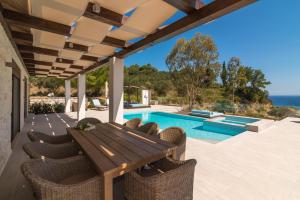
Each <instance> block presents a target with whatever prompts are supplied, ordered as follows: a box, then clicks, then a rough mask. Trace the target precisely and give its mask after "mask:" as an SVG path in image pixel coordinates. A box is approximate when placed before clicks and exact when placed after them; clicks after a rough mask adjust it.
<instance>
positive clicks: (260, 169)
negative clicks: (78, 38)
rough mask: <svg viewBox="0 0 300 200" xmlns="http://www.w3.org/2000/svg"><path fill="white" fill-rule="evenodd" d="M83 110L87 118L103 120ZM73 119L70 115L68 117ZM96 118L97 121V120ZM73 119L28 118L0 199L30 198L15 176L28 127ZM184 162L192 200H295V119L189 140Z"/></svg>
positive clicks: (52, 126) (298, 126) (299, 175)
mask: <svg viewBox="0 0 300 200" xmlns="http://www.w3.org/2000/svg"><path fill="white" fill-rule="evenodd" d="M103 114H104V113H102V112H98V111H92V112H90V111H88V112H87V116H102V117H103ZM70 116H72V114H70ZM100 118H101V117H100ZM74 123H75V120H74V119H73V118H71V117H69V116H67V115H64V114H50V115H39V116H30V117H29V118H28V119H27V123H26V125H25V127H24V128H23V131H22V132H21V134H19V136H18V139H17V140H16V143H15V144H14V149H13V153H12V155H11V157H10V159H9V161H8V163H7V166H6V168H5V170H4V172H3V174H2V176H1V177H0V199H1V200H2V199H3V200H31V199H33V196H32V194H31V189H30V186H29V185H28V183H27V182H26V180H25V179H24V177H23V175H22V174H21V172H20V165H21V163H23V162H24V161H25V160H26V159H28V158H27V156H26V155H25V153H24V152H23V150H22V145H23V144H24V143H25V142H29V140H28V139H27V137H26V134H25V133H26V132H27V131H28V130H30V129H34V130H40V131H44V132H47V133H49V134H54V135H58V134H64V133H65V128H66V127H67V126H73V125H74ZM186 157H187V158H196V159H197V162H198V164H197V166H196V172H195V185H194V199H195V200H200V199H205V200H214V199H216V200H248V199H249V200H271V199H272V200H298V199H300V119H299V118H287V119H285V120H283V121H280V122H277V123H276V125H275V126H274V127H272V128H269V129H267V130H265V131H263V132H261V133H251V132H245V133H243V134H240V135H238V136H235V137H233V138H231V139H229V140H226V141H223V142H220V143H218V144H210V143H207V142H203V141H199V140H194V139H188V141H187V156H186Z"/></svg>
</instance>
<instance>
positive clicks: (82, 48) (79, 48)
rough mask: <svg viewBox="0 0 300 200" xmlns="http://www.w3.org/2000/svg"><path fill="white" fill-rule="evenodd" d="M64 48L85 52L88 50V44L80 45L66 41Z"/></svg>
mask: <svg viewBox="0 0 300 200" xmlns="http://www.w3.org/2000/svg"><path fill="white" fill-rule="evenodd" d="M64 49H70V50H73V51H80V52H87V51H88V50H89V47H88V46H85V45H81V44H76V43H72V42H66V43H65V46H64Z"/></svg>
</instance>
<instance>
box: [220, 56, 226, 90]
mask: <svg viewBox="0 0 300 200" xmlns="http://www.w3.org/2000/svg"><path fill="white" fill-rule="evenodd" d="M221 80H222V84H223V87H227V69H226V63H225V61H224V62H223V65H222V72H221Z"/></svg>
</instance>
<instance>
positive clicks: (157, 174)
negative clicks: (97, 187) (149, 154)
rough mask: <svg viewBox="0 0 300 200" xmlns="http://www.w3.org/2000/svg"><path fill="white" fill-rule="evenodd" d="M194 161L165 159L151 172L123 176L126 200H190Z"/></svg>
mask: <svg viewBox="0 0 300 200" xmlns="http://www.w3.org/2000/svg"><path fill="white" fill-rule="evenodd" d="M195 165H196V160H194V159H191V160H187V161H176V160H173V159H171V158H165V159H162V160H160V161H159V162H156V163H155V165H154V166H152V167H153V168H152V169H151V170H145V169H144V170H142V171H141V172H140V173H137V172H135V171H133V172H129V173H127V174H125V180H124V190H125V197H126V198H127V199H128V200H141V199H142V200H165V199H172V200H183V199H184V200H192V199H193V183H194V171H195Z"/></svg>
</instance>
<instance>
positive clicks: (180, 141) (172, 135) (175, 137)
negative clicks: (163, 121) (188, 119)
mask: <svg viewBox="0 0 300 200" xmlns="http://www.w3.org/2000/svg"><path fill="white" fill-rule="evenodd" d="M159 137H160V139H162V140H164V141H167V142H169V143H171V144H174V145H176V146H177V149H176V151H175V154H173V158H174V159H176V160H184V159H185V147H186V134H185V133H184V131H183V130H182V129H181V128H179V127H170V128H167V129H165V130H163V131H162V132H160V133H159Z"/></svg>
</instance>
